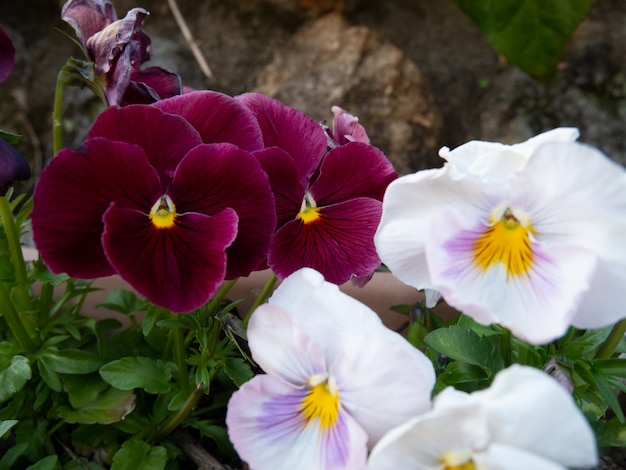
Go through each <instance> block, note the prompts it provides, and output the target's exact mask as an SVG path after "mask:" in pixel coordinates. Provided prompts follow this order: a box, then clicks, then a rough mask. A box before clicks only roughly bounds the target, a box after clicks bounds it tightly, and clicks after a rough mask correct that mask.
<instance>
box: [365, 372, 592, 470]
mask: <svg viewBox="0 0 626 470" xmlns="http://www.w3.org/2000/svg"><path fill="white" fill-rule="evenodd" d="M597 461H598V451H597V448H596V441H595V435H594V433H593V431H592V429H591V427H590V426H589V423H588V422H587V421H586V419H585V417H584V416H583V414H582V413H581V411H580V410H579V409H578V407H577V406H576V403H575V402H574V400H573V399H572V397H571V396H570V395H569V394H568V393H567V391H566V390H565V389H564V388H563V387H562V386H561V385H560V384H558V383H557V382H556V381H555V380H554V379H553V378H551V377H550V376H549V375H547V374H545V373H544V372H541V371H539V370H538V369H534V368H531V367H526V366H520V365H513V366H511V367H509V368H508V369H505V370H503V371H501V372H499V373H498V374H497V375H496V377H495V379H494V381H493V384H492V385H491V387H490V388H488V389H486V390H482V391H479V392H474V393H471V394H466V393H464V392H459V391H457V390H455V389H454V388H451V387H450V388H447V389H445V390H443V391H442V392H441V393H440V394H439V395H437V396H436V397H435V399H434V406H433V409H432V410H431V411H428V412H426V413H424V414H421V415H418V416H415V417H414V418H412V419H411V420H409V421H407V422H405V423H404V424H401V425H400V426H398V427H397V428H395V429H393V430H392V431H390V432H389V433H388V434H387V435H385V436H384V437H383V438H382V439H381V440H380V441H379V442H378V444H377V445H376V446H375V447H374V449H372V452H371V454H370V457H369V461H368V466H367V468H368V469H369V470H396V469H414V470H435V469H437V470H482V469H490V470H522V469H523V470H527V469H533V470H566V469H567V468H573V467H576V468H590V467H592V466H594V465H596V464H597Z"/></svg>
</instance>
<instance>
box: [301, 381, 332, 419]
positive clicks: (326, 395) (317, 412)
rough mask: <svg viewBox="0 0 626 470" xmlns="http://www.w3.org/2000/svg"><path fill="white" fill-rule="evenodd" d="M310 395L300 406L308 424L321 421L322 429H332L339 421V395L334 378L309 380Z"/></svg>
mask: <svg viewBox="0 0 626 470" xmlns="http://www.w3.org/2000/svg"><path fill="white" fill-rule="evenodd" d="M309 386H310V387H311V388H310V389H309V393H307V394H306V396H305V397H304V399H303V400H302V403H301V405H300V411H301V412H302V414H303V415H304V417H305V419H306V421H307V423H310V422H311V421H313V420H316V419H317V420H319V422H320V425H321V427H322V428H325V429H328V428H330V427H332V426H333V425H334V424H335V423H336V422H337V419H339V393H338V390H337V387H336V385H335V382H334V380H333V379H332V377H326V376H312V377H310V378H309Z"/></svg>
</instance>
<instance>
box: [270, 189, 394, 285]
mask: <svg viewBox="0 0 626 470" xmlns="http://www.w3.org/2000/svg"><path fill="white" fill-rule="evenodd" d="M381 212H382V203H381V202H380V201H377V200H375V199H370V198H356V199H351V200H349V201H345V202H342V203H339V204H335V205H332V206H326V207H323V208H321V209H320V218H319V219H318V220H316V221H314V222H311V223H308V224H304V223H303V222H302V221H300V220H293V221H291V222H288V223H287V224H285V225H284V226H283V227H281V228H280V229H279V230H278V231H277V232H276V234H275V235H274V241H273V242H272V246H271V247H270V252H269V255H268V264H269V266H270V267H271V268H272V269H273V270H274V272H275V273H276V276H277V277H278V278H279V279H284V278H285V277H287V276H288V275H289V274H291V273H293V272H295V271H297V270H298V269H300V268H303V267H309V268H313V269H316V270H317V271H319V272H321V273H322V274H323V275H324V278H325V279H326V280H327V281H329V282H332V283H334V284H343V283H344V282H346V281H348V280H349V279H350V278H351V277H352V276H368V275H369V274H371V273H372V272H373V271H374V270H375V269H376V268H377V267H378V266H379V265H380V258H379V257H378V254H377V253H376V248H375V246H374V233H375V232H376V228H377V226H378V222H379V221H380V216H381Z"/></svg>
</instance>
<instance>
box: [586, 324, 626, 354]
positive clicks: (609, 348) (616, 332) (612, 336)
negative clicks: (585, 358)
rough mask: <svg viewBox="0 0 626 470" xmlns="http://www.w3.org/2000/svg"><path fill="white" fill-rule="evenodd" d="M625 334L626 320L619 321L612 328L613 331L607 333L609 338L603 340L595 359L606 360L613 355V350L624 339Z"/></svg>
mask: <svg viewBox="0 0 626 470" xmlns="http://www.w3.org/2000/svg"><path fill="white" fill-rule="evenodd" d="M624 333H626V318H625V319H623V320H621V321H619V322H618V323H616V324H615V325H614V326H613V329H612V330H611V332H610V333H609V336H607V338H606V339H605V340H604V343H602V344H601V345H600V347H599V348H598V350H597V351H596V354H595V356H594V357H595V358H596V359H608V358H610V357H611V356H612V355H613V352H614V351H615V348H617V345H618V344H619V342H620V341H621V340H622V338H623V337H624Z"/></svg>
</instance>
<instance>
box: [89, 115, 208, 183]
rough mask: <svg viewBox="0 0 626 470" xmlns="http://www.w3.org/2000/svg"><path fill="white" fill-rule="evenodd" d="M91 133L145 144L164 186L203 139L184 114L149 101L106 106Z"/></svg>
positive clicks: (140, 144)
mask: <svg viewBox="0 0 626 470" xmlns="http://www.w3.org/2000/svg"><path fill="white" fill-rule="evenodd" d="M88 136H89V137H105V138H107V139H109V140H116V141H121V142H128V143H131V144H136V145H139V146H140V147H142V148H143V149H144V151H145V152H146V155H147V156H148V159H149V161H150V164H151V165H152V166H153V167H154V168H155V169H156V170H157V171H158V172H159V176H160V177H161V180H162V182H163V189H164V190H165V188H166V187H167V185H168V184H169V181H170V180H171V177H172V175H173V173H174V171H175V169H176V166H177V165H178V164H179V162H180V161H181V160H182V158H183V157H184V156H185V154H186V153H187V152H188V151H189V150H190V149H192V148H193V147H195V146H196V145H198V144H200V143H202V142H201V139H200V136H199V135H198V133H197V132H196V130H195V129H194V128H193V127H191V126H190V125H189V123H188V122H186V121H185V120H184V119H182V118H181V117H180V116H175V115H171V114H168V113H164V112H162V111H160V110H159V109H156V108H155V107H153V106H147V105H130V106H125V107H123V108H117V107H110V108H108V109H106V110H105V111H103V112H102V113H100V115H99V116H98V118H97V119H96V122H95V123H94V125H93V126H92V128H91V130H90V131H89V134H88Z"/></svg>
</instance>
